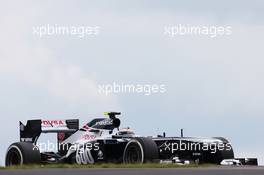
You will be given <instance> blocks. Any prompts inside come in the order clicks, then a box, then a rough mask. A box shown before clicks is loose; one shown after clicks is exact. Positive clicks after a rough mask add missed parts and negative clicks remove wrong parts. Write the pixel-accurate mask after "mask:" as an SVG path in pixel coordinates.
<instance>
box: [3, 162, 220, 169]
mask: <svg viewBox="0 0 264 175" xmlns="http://www.w3.org/2000/svg"><path fill="white" fill-rule="evenodd" d="M209 166H216V165H212V164H202V165H197V164H189V165H177V164H173V163H163V164H160V163H145V164H113V163H103V164H93V165H91V164H89V165H77V164H45V165H23V166H11V167H0V169H7V170H8V169H41V168H197V167H209Z"/></svg>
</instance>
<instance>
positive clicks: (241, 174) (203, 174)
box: [0, 167, 264, 175]
mask: <svg viewBox="0 0 264 175" xmlns="http://www.w3.org/2000/svg"><path fill="white" fill-rule="evenodd" d="M119 174H120V175H135V174H136V175H247V174H250V175H264V167H213V168H211V167H209V168H100V169H93V168H90V169H77V168H76V169H69V168H66V169H32V170H30V169H20V170H19V169H17V170H0V175H119Z"/></svg>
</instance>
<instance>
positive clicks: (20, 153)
mask: <svg viewBox="0 0 264 175" xmlns="http://www.w3.org/2000/svg"><path fill="white" fill-rule="evenodd" d="M105 114H106V115H107V116H108V117H107V118H106V117H104V118H95V119H93V120H91V121H90V122H89V123H87V124H85V125H84V126H83V127H81V128H79V120H78V119H70V120H28V121H27V124H26V125H24V124H23V123H22V122H20V124H19V126H20V142H16V143H13V144H11V145H10V146H9V148H8V150H7V153H6V159H5V162H6V166H11V165H22V164H44V163H77V164H94V163H107V162H111V163H145V162H160V163H162V162H166V163H167V162H171V163H178V164H189V163H213V164H225V165H230V164H234V165H235V164H236V165H240V164H242V165H245V164H247V165H257V159H255V158H252V159H235V158H234V153H233V149H232V146H231V144H230V143H229V142H228V141H227V140H226V139H224V138H222V137H212V138H195V137H184V136H183V133H181V136H180V137H166V134H165V133H163V134H162V135H158V136H155V137H153V136H150V137H141V136H138V135H135V133H134V132H133V131H132V130H131V129H130V128H124V129H119V126H120V123H121V122H120V120H119V119H118V118H117V115H120V113H119V112H108V113H105ZM41 133H57V143H56V147H57V151H56V152H54V151H53V152H51V151H47V150H44V151H43V150H40V149H39V148H40V144H39V143H38V138H39V136H40V135H41Z"/></svg>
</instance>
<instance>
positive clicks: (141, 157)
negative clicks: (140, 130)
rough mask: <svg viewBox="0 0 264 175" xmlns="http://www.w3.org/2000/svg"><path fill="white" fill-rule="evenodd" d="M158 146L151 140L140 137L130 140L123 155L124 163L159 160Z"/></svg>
mask: <svg viewBox="0 0 264 175" xmlns="http://www.w3.org/2000/svg"><path fill="white" fill-rule="evenodd" d="M158 158H159V153H158V147H157V144H156V143H155V142H154V141H153V140H152V139H151V138H144V137H138V138H133V139H132V140H130V141H129V142H128V143H127V145H126V147H125V149H124V153H123V163H128V164H129V163H146V162H153V161H156V160H158Z"/></svg>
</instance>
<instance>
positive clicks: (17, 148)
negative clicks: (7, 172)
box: [5, 142, 41, 166]
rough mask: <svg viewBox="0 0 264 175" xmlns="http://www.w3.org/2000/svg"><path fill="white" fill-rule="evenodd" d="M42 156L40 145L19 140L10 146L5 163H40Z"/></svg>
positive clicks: (9, 164) (10, 164)
mask: <svg viewBox="0 0 264 175" xmlns="http://www.w3.org/2000/svg"><path fill="white" fill-rule="evenodd" d="M40 160H41V157H40V152H39V149H38V147H36V146H34V145H33V144H32V143H30V142H17V143H13V144H12V145H10V146H9V148H8V150H7V153H6V159H5V164H6V166H12V165H23V164H38V163H40Z"/></svg>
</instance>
